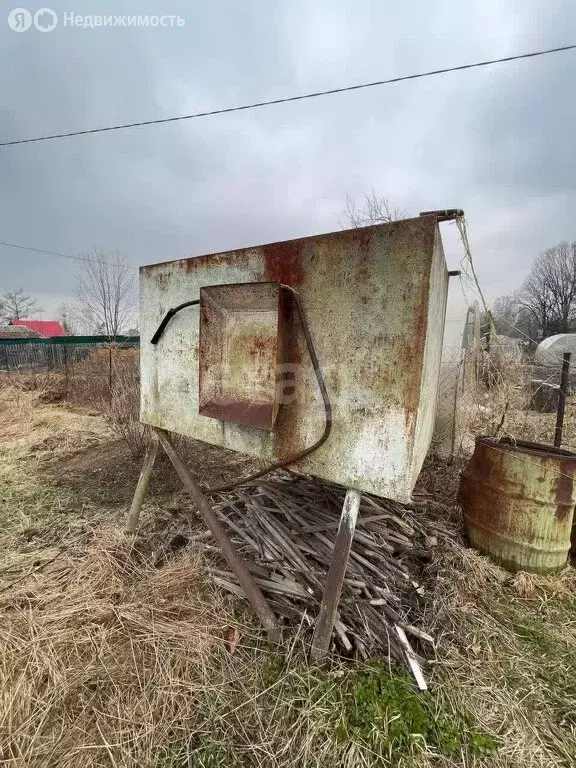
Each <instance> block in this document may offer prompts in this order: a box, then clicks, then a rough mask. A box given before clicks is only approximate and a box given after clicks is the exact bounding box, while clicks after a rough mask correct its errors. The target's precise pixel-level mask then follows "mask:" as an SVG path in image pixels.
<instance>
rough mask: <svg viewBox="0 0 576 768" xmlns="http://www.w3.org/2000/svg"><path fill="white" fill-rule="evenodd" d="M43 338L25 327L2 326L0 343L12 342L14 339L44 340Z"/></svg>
mask: <svg viewBox="0 0 576 768" xmlns="http://www.w3.org/2000/svg"><path fill="white" fill-rule="evenodd" d="M42 338H43V336H42V334H41V333H38V332H37V331H32V330H31V329H30V328H27V327H26V326H25V325H0V341H10V340H12V339H42Z"/></svg>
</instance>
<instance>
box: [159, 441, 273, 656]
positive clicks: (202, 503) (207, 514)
mask: <svg viewBox="0 0 576 768" xmlns="http://www.w3.org/2000/svg"><path fill="white" fill-rule="evenodd" d="M154 432H155V433H156V434H157V435H158V439H159V441H160V443H161V445H162V448H163V449H164V450H165V451H166V454H167V456H168V458H169V459H170V461H171V462H172V465H173V467H174V469H175V470H176V472H177V473H178V476H179V478H180V480H182V483H183V485H184V487H185V488H186V490H187V491H188V493H189V494H190V495H191V496H192V498H193V499H194V503H195V504H196V506H197V507H198V510H199V512H200V514H201V515H202V517H203V518H204V522H205V523H206V525H207V526H208V528H210V531H211V532H212V535H213V536H214V538H215V539H216V541H217V542H218V544H219V545H220V548H221V549H222V553H223V554H224V557H225V558H226V561H227V562H228V565H229V566H230V568H232V570H233V571H234V573H235V574H236V576H237V578H238V581H239V582H240V585H241V586H242V589H243V590H244V592H245V593H246V597H247V598H248V600H249V601H250V604H251V605H252V608H254V610H255V611H256V613H257V614H258V616H259V618H260V621H261V622H262V626H263V627H264V629H265V630H266V632H267V634H268V637H269V638H270V640H272V641H273V642H277V641H278V639H279V630H278V625H277V623H276V616H275V615H274V612H273V611H272V609H271V608H270V606H269V605H268V603H267V601H266V598H265V597H264V595H263V594H262V592H261V590H260V588H259V587H258V585H257V584H256V582H255V581H254V579H253V578H252V574H251V573H250V571H249V570H248V568H247V567H246V565H245V563H244V561H243V560H242V558H241V557H240V556H239V554H238V553H237V552H236V549H235V548H234V545H233V544H232V542H231V541H230V538H229V537H228V535H227V533H226V531H225V530H224V528H223V527H222V524H221V523H220V521H219V520H218V518H217V517H216V513H215V512H214V510H213V509H212V507H211V506H210V504H209V503H208V500H207V499H206V497H205V496H204V494H203V493H202V491H201V489H200V486H199V485H198V483H197V482H196V481H195V480H194V478H193V477H192V475H191V474H190V472H189V471H188V469H187V468H186V466H185V465H184V463H183V461H182V459H181V458H180V456H179V455H178V453H177V452H176V449H175V448H174V446H173V445H172V442H171V440H170V438H169V437H168V435H167V433H166V432H165V431H164V430H162V429H157V428H154Z"/></svg>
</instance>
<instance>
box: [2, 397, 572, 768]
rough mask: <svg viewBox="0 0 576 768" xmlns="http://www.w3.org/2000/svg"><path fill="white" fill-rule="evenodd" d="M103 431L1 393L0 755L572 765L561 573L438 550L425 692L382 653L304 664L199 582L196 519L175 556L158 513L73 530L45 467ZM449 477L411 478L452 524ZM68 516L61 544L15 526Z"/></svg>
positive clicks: (237, 604)
mask: <svg viewBox="0 0 576 768" xmlns="http://www.w3.org/2000/svg"><path fill="white" fill-rule="evenodd" d="M40 399H41V398H40ZM110 439H111V434H110V430H109V427H108V426H107V425H106V424H105V422H104V421H103V419H102V418H101V417H98V416H94V415H91V414H90V412H88V411H84V410H78V409H76V410H75V409H71V408H69V407H66V406H61V405H59V404H58V405H54V404H45V403H42V402H40V401H39V398H38V393H37V392H33V391H32V392H31V391H22V390H18V391H17V390H14V389H12V390H7V389H4V390H2V391H0V517H1V521H2V527H3V531H4V532H3V534H2V539H1V543H2V545H3V551H2V555H1V557H0V614H1V615H0V765H5V766H7V768H20V767H23V766H31V768H36V766H38V767H39V766H42V768H56V767H58V768H61V767H63V768H68V767H70V768H71V767H72V766H86V768H88V767H89V766H102V767H104V766H107V767H108V768H110V766H122V768H124V767H126V768H128V766H145V767H146V768H190V766H192V767H194V766H197V767H198V768H200V767H202V768H218V767H219V766H222V767H223V768H224V767H225V768H241V767H242V768H244V767H245V766H254V768H256V767H257V768H294V767H295V766H304V767H305V768H333V766H347V767H349V768H376V767H377V766H403V767H404V768H415V767H416V766H419V767H420V766H421V767H422V768H468V767H469V766H474V765H477V764H478V765H480V764H482V765H483V766H486V768H544V767H546V768H548V767H549V766H552V767H553V768H554V767H558V768H560V767H562V768H568V766H572V765H574V764H576V755H575V754H574V744H575V743H576V734H575V726H576V686H575V683H574V679H575V678H574V668H575V665H576V597H575V595H576V578H575V576H574V571H572V570H570V569H566V570H565V571H563V572H562V573H561V574H559V575H556V576H553V577H541V576H537V577H536V576H529V575H527V574H517V575H515V576H511V575H509V574H506V573H505V572H504V571H502V570H501V569H500V568H498V567H496V566H493V565H491V564H490V563H489V562H488V561H487V560H486V559H485V558H482V557H480V556H478V555H476V554H475V553H473V552H471V551H470V550H467V549H465V548H463V547H462V546H459V545H457V544H454V545H452V546H450V547H449V548H442V547H438V556H437V557H436V559H435V560H434V561H433V562H432V563H431V564H430V566H429V579H428V581H427V582H426V583H425V588H426V594H425V595H424V600H425V601H427V604H428V616H429V623H430V625H431V628H432V630H433V631H434V632H435V633H436V635H437V636H438V637H439V644H438V652H437V658H436V660H435V661H434V662H431V663H429V664H428V665H427V666H426V667H425V674H426V676H427V678H428V679H429V681H430V683H431V691H430V692H429V694H426V695H420V694H418V693H417V692H416V691H415V689H414V686H413V684H412V681H411V680H409V679H408V678H407V677H406V674H405V672H403V671H402V670H397V669H396V668H394V667H391V666H389V664H388V660H386V659H384V660H381V661H379V662H374V663H372V664H370V665H368V666H366V665H359V664H351V663H344V662H341V661H339V660H338V659H335V658H333V659H331V661H330V664H329V666H328V667H327V668H325V669H318V668H314V667H309V666H308V665H307V664H306V663H305V655H304V653H303V649H302V648H301V646H300V639H299V637H298V636H296V638H293V639H292V640H289V641H288V647H284V648H283V649H282V651H278V650H276V649H271V648H268V647H267V646H266V645H265V644H264V643H263V641H262V640H261V638H260V635H259V633H258V630H257V628H256V626H255V625H254V623H253V619H252V616H251V614H250V613H249V612H248V611H247V610H246V607H245V605H244V604H243V603H242V602H241V601H237V600H235V599H233V598H231V597H230V596H227V595H226V594H224V593H222V592H221V591H219V590H218V589H217V588H216V587H215V586H214V585H213V584H211V583H210V582H209V581H208V580H207V579H206V578H205V567H204V563H203V561H202V559H201V558H200V557H199V555H198V553H197V552H196V551H195V549H194V543H193V536H194V527H193V524H191V523H188V524H187V526H188V527H187V528H185V529H183V530H184V532H185V533H186V534H187V535H188V536H192V539H191V540H190V542H189V543H188V545H187V546H186V547H184V548H183V549H180V550H178V551H174V550H173V548H172V547H171V544H170V537H171V536H172V535H173V533H174V532H175V528H174V527H173V526H172V528H171V533H170V536H167V535H166V531H165V530H164V529H163V528H162V527H160V528H159V527H158V526H157V525H156V524H155V523H154V521H153V520H152V515H151V513H152V512H153V509H152V507H150V509H149V512H148V515H147V523H146V525H145V526H144V535H143V536H142V537H141V538H139V539H137V540H136V541H134V540H132V539H127V538H125V537H124V535H123V534H122V533H121V532H120V527H119V525H118V524H117V522H115V520H117V519H118V518H119V517H121V516H122V515H123V514H124V511H125V510H124V509H123V508H121V509H120V508H109V509H107V508H101V509H98V510H96V511H97V512H98V514H97V515H96V516H95V517H93V518H90V520H92V523H91V524H90V525H89V526H88V528H86V527H85V529H84V530H83V533H82V535H78V534H74V526H73V523H74V521H75V519H76V517H77V516H78V515H79V513H80V510H79V507H80V506H81V504H83V503H84V502H83V500H82V499H81V497H79V496H78V494H77V493H76V491H74V490H71V489H69V488H65V487H59V486H54V487H52V486H50V485H46V484H44V483H43V481H42V480H41V476H40V475H39V474H38V471H39V469H40V468H41V467H42V466H43V464H44V463H45V461H46V460H47V458H48V457H54V456H62V457H63V456H72V455H73V454H74V453H75V452H77V451H79V450H81V449H82V448H84V447H86V446H96V445H98V444H101V445H102V449H103V451H106V446H107V445H108V441H109V440H110ZM458 469H459V465H458V464H457V463H454V464H451V465H447V464H445V463H442V462H431V463H429V464H428V466H427V470H426V471H427V473H428V474H427V475H426V476H425V477H424V481H425V482H424V483H423V484H422V486H421V490H422V494H423V495H422V496H421V498H422V499H424V500H425V499H428V501H429V505H430V507H431V511H430V512H429V513H426V514H430V515H432V516H433V517H434V519H437V520H442V519H443V516H444V521H445V523H446V525H448V526H449V527H450V528H451V529H456V528H457V524H458V520H457V517H458V510H457V507H456V505H455V504H454V499H453V495H454V493H455V489H456V487H457V472H458ZM103 482H105V480H103ZM82 514H83V515H85V516H87V517H88V515H87V512H86V510H82ZM423 514H425V513H424V512H423ZM164 515H165V516H166V512H164ZM25 518H28V519H29V524H28V525H26V524H24V525H23V524H22V521H23V520H24V519H25ZM63 520H65V521H67V523H66V525H67V526H68V528H69V534H68V535H67V536H66V537H65V540H64V541H63V540H62V536H61V535H59V536H58V537H53V538H50V536H48V535H45V536H43V537H38V536H29V535H27V534H26V531H28V532H30V529H31V528H32V529H33V528H34V526H36V525H38V524H40V523H41V524H42V526H43V527H44V528H46V529H48V528H50V526H52V525H53V526H56V527H57V529H58V530H60V528H61V526H62V521H63ZM181 520H182V521H183V520H184V517H182V518H181ZM176 530H177V528H176ZM180 530H182V529H180ZM43 542H48V543H49V544H50V546H45V545H43Z"/></svg>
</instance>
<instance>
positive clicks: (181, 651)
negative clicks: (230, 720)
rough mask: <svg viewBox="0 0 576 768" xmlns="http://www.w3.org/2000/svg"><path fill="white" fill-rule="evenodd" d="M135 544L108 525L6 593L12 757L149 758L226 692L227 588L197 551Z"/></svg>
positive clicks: (5, 737) (5, 712)
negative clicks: (158, 553) (206, 571)
mask: <svg viewBox="0 0 576 768" xmlns="http://www.w3.org/2000/svg"><path fill="white" fill-rule="evenodd" d="M130 546H131V545H130V543H129V542H128V541H127V540H126V537H124V536H123V534H122V533H121V532H120V531H119V529H117V528H114V527H108V528H105V529H101V530H99V532H98V538H97V539H96V538H95V539H94V540H93V542H92V545H91V546H90V548H89V549H88V551H86V552H85V553H82V554H80V555H75V556H69V555H66V556H62V557H60V558H58V559H57V560H55V561H53V562H51V563H49V565H48V566H47V567H46V568H45V569H44V570H43V571H42V572H41V573H39V574H38V575H35V576H33V577H31V578H28V579H27V580H25V581H24V582H22V583H20V584H19V585H18V586H16V587H13V588H12V589H10V590H8V591H6V592H4V594H3V595H2V596H1V602H0V610H1V612H2V621H1V622H0V643H1V645H2V649H3V654H2V659H3V661H2V664H1V665H0V690H1V692H2V693H1V696H2V699H1V702H0V710H1V714H2V719H1V721H0V734H1V736H2V748H1V753H2V757H3V760H4V761H5V762H4V764H8V765H12V766H27V767H29V768H34V767H35V766H38V767H39V768H40V766H42V768H46V767H47V766H59V767H60V768H67V767H68V766H69V767H70V768H72V766H78V765H82V766H86V767H87V766H100V765H123V766H142V765H148V764H151V762H152V761H153V760H154V759H155V756H156V755H157V753H158V750H159V745H164V744H166V745H168V744H170V743H171V742H173V741H186V740H187V738H188V734H189V733H190V731H191V730H192V729H193V728H194V724H195V723H197V722H198V720H199V719H201V717H200V718H199V714H198V709H199V708H201V707H202V702H201V701H199V699H204V698H205V697H207V696H210V695H217V691H218V687H219V686H220V685H222V682H223V680H225V679H226V675H225V674H223V673H224V668H223V666H222V665H223V660H222V659H221V658H220V655H219V650H221V649H222V646H223V641H222V638H223V637H224V630H225V628H226V626H227V617H228V616H229V615H230V606H229V605H228V604H227V599H226V598H224V597H222V596H221V595H220V594H219V593H217V592H215V591H214V590H212V589H210V587H209V586H208V585H207V584H206V583H205V582H204V580H203V577H202V571H201V569H200V566H199V563H198V560H197V559H196V558H195V557H194V556H193V555H192V554H188V555H187V556H185V557H179V558H178V559H177V560H176V561H173V562H169V563H168V564H167V565H165V566H164V567H162V568H159V569H156V568H155V567H154V555H153V553H148V554H146V555H145V554H140V555H139V556H135V554H136V553H131V552H130ZM219 669H220V674H218V673H217V670H219ZM210 679H211V681H212V682H211V683H209V682H208V681H209V680H210Z"/></svg>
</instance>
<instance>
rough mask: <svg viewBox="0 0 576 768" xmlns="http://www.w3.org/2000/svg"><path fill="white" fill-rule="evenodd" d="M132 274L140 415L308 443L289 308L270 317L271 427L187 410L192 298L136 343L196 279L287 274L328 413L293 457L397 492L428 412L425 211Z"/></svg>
mask: <svg viewBox="0 0 576 768" xmlns="http://www.w3.org/2000/svg"><path fill="white" fill-rule="evenodd" d="M140 282H141V292H140V295H141V309H140V317H141V339H142V342H141V362H142V409H141V416H142V420H143V421H144V422H146V423H148V424H152V425H155V426H158V427H162V428H165V429H168V430H173V431H176V432H180V433H183V434H186V435H189V436H192V437H195V438H197V439H200V440H205V441H206V442H210V443H214V444H218V445H224V446H226V447H228V448H232V449H234V450H238V451H243V452H245V453H249V454H252V455H256V456H260V457H261V458H264V459H269V460H275V459H282V458H284V457H286V456H289V455H291V454H293V453H297V452H298V451H300V450H303V449H304V448H306V447H307V446H309V445H311V444H312V443H314V442H315V441H316V440H317V439H318V437H319V436H320V435H321V434H322V431H323V426H324V408H323V403H322V400H321V397H320V394H319V392H318V388H317V384H316V380H315V376H314V372H313V369H312V366H311V364H310V361H309V359H308V353H307V348H306V344H305V339H304V336H303V334H302V331H301V329H300V326H299V323H298V319H297V316H296V313H295V312H294V311H293V310H292V309H290V308H288V309H287V311H286V314H285V315H284V317H283V319H284V322H285V330H284V339H285V345H286V348H285V352H284V364H285V365H286V366H287V371H286V373H287V376H290V375H292V376H294V377H295V389H294V391H291V390H290V388H289V386H288V383H292V382H287V386H286V388H285V391H284V393H283V404H282V405H281V407H280V410H279V412H278V416H277V418H276V422H275V424H274V429H273V431H272V432H266V431H263V430H260V429H254V428H253V427H247V426H243V425H239V424H232V423H227V422H219V421H215V420H214V419H210V418H207V417H205V416H202V415H199V414H198V406H199V402H198V365H199V360H198V342H199V340H198V325H199V309H198V307H190V308H188V309H185V310H183V311H182V312H180V313H179V314H178V315H176V316H175V317H174V319H173V320H172V321H171V323H170V326H169V327H168V329H167V331H166V333H165V334H164V335H163V337H162V339H161V341H160V343H159V344H158V345H157V346H154V345H150V344H148V343H147V339H150V338H151V337H152V335H153V334H154V331H155V330H156V328H157V326H158V324H159V323H160V321H161V319H162V317H163V316H164V314H165V312H166V311H167V310H168V309H169V308H170V307H173V306H175V305H178V304H180V303H183V302H185V301H189V300H191V299H197V298H198V297H199V294H200V289H201V287H203V286H208V285H221V284H229V283H248V282H277V283H282V284H285V285H290V286H292V287H293V288H295V289H296V290H298V292H299V293H300V296H301V299H302V303H303V305H304V309H305V312H306V316H307V318H308V323H309V326H310V330H311V334H312V337H313V340H314V345H315V348H316V351H317V354H318V357H319V359H320V362H321V365H322V369H323V372H324V376H325V379H326V385H327V389H328V392H329V395H330V399H331V401H332V406H333V415H334V420H333V428H332V434H331V436H330V438H329V440H328V441H327V442H326V443H325V444H324V445H323V446H322V447H321V448H320V449H319V450H318V451H316V452H315V453H313V454H311V455H310V456H309V457H307V458H306V459H304V460H303V461H302V462H301V464H300V465H299V467H298V468H299V469H300V470H302V471H305V472H309V473H311V474H315V475H318V476H319V477H323V478H325V479H328V480H332V481H336V482H341V483H343V484H345V485H347V486H349V487H351V488H358V489H360V490H367V491H372V492H374V493H376V494H380V495H385V496H391V497H393V498H397V499H399V500H402V501H406V500H408V499H409V497H410V493H411V490H412V487H413V483H414V480H415V477H416V475H417V473H418V470H419V469H420V465H421V462H422V460H423V458H424V454H425V452H426V450H427V448H428V444H429V435H430V434H431V427H432V424H433V418H434V402H435V395H436V387H437V380H438V371H439V363H440V350H441V343H442V329H443V323H444V312H445V302H446V290H447V271H446V266H445V262H444V256H443V251H442V245H441V241H440V237H439V233H438V228H437V224H436V220H435V219H434V218H433V217H421V218H416V219H408V220H406V221H400V222H394V223H391V224H385V225H379V226H374V227H366V228H361V229H355V230H346V231H342V232H334V233H330V234H327V235H319V236H316V237H309V238H302V239H300V240H294V241H290V242H286V243H275V244H272V245H266V246H258V247H255V248H247V249H242V250H238V251H232V252H229V253H223V254H214V255H211V256H202V257H198V258H190V259H183V260H180V261H174V262H167V263H164V264H157V265H150V266H148V267H143V268H141V271H140ZM423 387H424V388H425V390H426V392H425V393H424V392H423ZM429 390H430V394H431V396H430V397H428V394H429ZM424 394H425V395H426V396H424ZM417 427H418V429H417Z"/></svg>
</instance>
